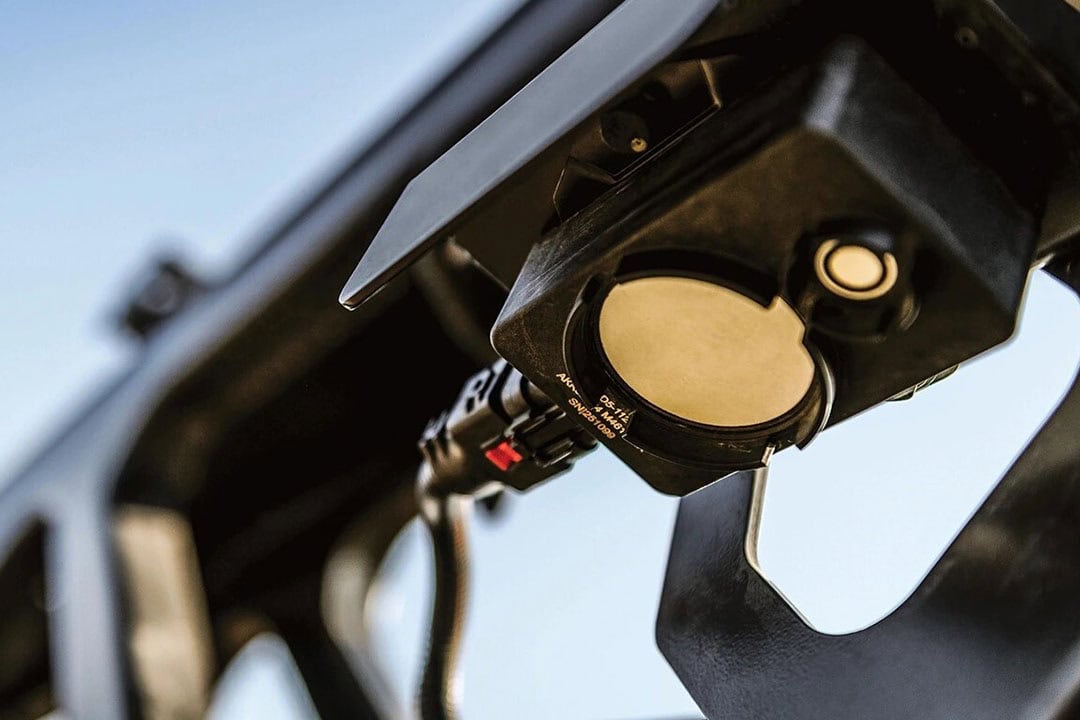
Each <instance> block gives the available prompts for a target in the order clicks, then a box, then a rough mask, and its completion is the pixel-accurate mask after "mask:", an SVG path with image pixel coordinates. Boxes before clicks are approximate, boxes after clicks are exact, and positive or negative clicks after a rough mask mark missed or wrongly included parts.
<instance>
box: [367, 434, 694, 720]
mask: <svg viewBox="0 0 1080 720" xmlns="http://www.w3.org/2000/svg"><path fill="white" fill-rule="evenodd" d="M510 500H511V503H509V505H510V507H508V508H507V513H506V516H505V519H500V520H498V521H494V522H492V521H490V520H486V519H485V518H484V517H483V515H482V514H481V513H479V512H478V513H476V514H474V517H473V535H472V538H471V539H472V540H473V543H472V551H473V555H472V567H471V572H472V588H471V590H472V598H471V600H472V602H471V606H470V609H469V616H468V623H467V626H466V638H465V649H464V662H463V665H464V703H463V707H462V716H463V717H466V718H470V719H471V720H488V719H491V720H496V719H497V720H502V719H504V718H514V720H551V718H559V719H560V720H599V719H602V718H614V719H616V720H618V719H619V718H628V719H629V718H681V717H700V716H701V713H700V711H699V710H698V709H697V707H696V705H695V704H694V702H693V701H692V700H691V699H690V697H689V696H688V695H687V693H686V691H685V690H684V689H683V687H682V685H681V684H680V683H679V681H678V679H677V678H676V677H675V674H674V673H673V672H672V671H671V669H670V668H669V667H668V665H667V663H666V662H665V661H664V659H663V657H661V655H660V653H659V651H658V650H657V649H656V642H655V640H654V637H653V628H654V626H655V623H656V608H657V603H658V601H659V598H660V587H661V583H662V581H663V576H664V570H665V567H666V562H667V551H668V545H669V543H670V539H671V529H672V526H673V523H674V518H675V508H676V504H677V501H676V500H675V499H673V498H668V497H664V496H661V495H659V494H657V493H656V492H654V491H653V490H651V489H650V488H649V487H648V486H647V485H645V483H644V482H642V481H641V480H640V479H638V478H637V476H635V475H634V474H633V473H632V472H630V471H629V470H628V469H626V468H625V467H624V466H623V465H622V464H621V463H619V462H618V461H617V460H615V458H614V457H613V456H611V455H610V454H608V453H607V452H604V451H598V452H596V453H594V454H593V455H592V456H590V457H587V458H585V459H584V460H582V461H581V462H579V463H578V465H577V467H576V468H575V469H574V470H573V472H571V473H570V474H569V475H567V476H565V477H561V478H557V479H556V480H554V481H552V482H550V483H548V484H546V485H544V486H541V487H539V488H536V489H535V490H533V491H532V492H530V493H528V494H527V495H524V496H520V497H512V498H510ZM388 570H389V572H387V573H386V574H385V575H384V576H383V578H382V581H381V583H380V585H379V586H378V588H377V590H376V593H377V594H376V595H375V597H373V599H372V600H373V603H374V605H373V607H374V612H373V615H372V618H371V619H372V622H371V625H370V629H371V633H372V637H373V640H374V644H375V651H376V655H377V658H378V659H379V660H380V661H382V662H383V663H384V664H385V665H386V675H387V676H388V677H390V678H391V680H392V683H393V685H394V687H395V690H396V692H397V694H398V702H399V703H400V704H401V706H402V707H414V705H415V703H414V701H413V692H414V689H415V687H416V683H417V679H418V672H417V671H418V665H419V663H420V660H421V650H422V648H423V646H424V643H425V642H426V641H425V637H426V632H427V622H428V617H427V613H428V607H429V606H428V603H429V598H430V582H431V581H430V579H429V573H430V572H431V559H430V550H429V549H428V543H427V537H426V535H425V534H424V533H423V530H422V528H420V527H418V526H416V525H412V526H410V528H409V529H408V530H407V531H406V532H405V533H404V534H403V536H402V538H400V539H399V542H398V544H397V547H396V548H395V549H394V551H393V556H392V557H391V558H390V560H389V567H388Z"/></svg>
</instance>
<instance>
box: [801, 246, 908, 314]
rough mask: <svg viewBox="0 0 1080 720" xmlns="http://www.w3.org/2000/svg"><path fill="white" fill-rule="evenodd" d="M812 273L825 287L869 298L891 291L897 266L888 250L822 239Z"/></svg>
mask: <svg viewBox="0 0 1080 720" xmlns="http://www.w3.org/2000/svg"><path fill="white" fill-rule="evenodd" d="M814 272H816V273H817V276H818V280H820V281H821V284H822V285H824V286H825V288H826V289H827V290H828V291H829V292H831V293H833V294H834V295H839V296H840V297H843V298H847V299H848V300H873V299H875V298H879V297H881V296H882V295H884V294H885V293H887V292H889V290H892V288H893V286H894V285H895V284H896V279H897V276H898V268H897V265H896V258H895V257H893V255H892V253H888V252H886V253H882V254H880V255H879V254H878V253H876V252H874V251H873V250H871V249H870V248H868V247H864V246H862V245H854V244H850V245H845V244H841V243H840V241H839V240H836V239H832V240H826V241H825V242H823V243H821V246H820V247H818V249H817V252H816V253H814Z"/></svg>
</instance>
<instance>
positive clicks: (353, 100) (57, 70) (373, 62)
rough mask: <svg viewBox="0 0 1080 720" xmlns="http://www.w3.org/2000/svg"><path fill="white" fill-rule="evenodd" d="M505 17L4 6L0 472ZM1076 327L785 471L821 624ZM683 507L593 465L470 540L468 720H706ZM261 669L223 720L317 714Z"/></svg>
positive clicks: (282, 678) (769, 558) (836, 615)
mask: <svg viewBox="0 0 1080 720" xmlns="http://www.w3.org/2000/svg"><path fill="white" fill-rule="evenodd" d="M513 4H514V0H458V1H457V2H454V3H446V2H438V1H437V0H398V2H393V3H376V2H371V1H370V0H368V1H367V2H363V1H362V2H340V1H332V2H325V3H320V4H318V5H316V6H313V5H308V4H303V5H302V4H299V3H285V2H280V1H279V0H269V1H264V2H258V3H256V2H253V1H250V0H243V1H240V2H233V3H228V4H225V3H215V4H210V3H183V2H174V3H162V2H133V1H129V0H113V1H110V2H108V3H105V2H80V3H75V2H68V3H50V4H48V5H47V6H46V4H43V3H32V2H14V3H8V4H6V5H5V11H4V22H3V23H2V24H0V54H2V56H3V57H4V58H5V62H4V63H2V64H0V88H2V89H3V94H4V99H5V106H4V110H3V112H0V243H2V245H0V247H2V250H3V256H4V261H3V262H2V263H0V282H2V284H0V299H2V302H0V333H2V336H3V338H4V340H5V343H4V346H3V347H4V352H3V356H2V357H3V364H2V365H0V368H2V370H3V372H2V373H0V403H2V406H3V408H4V409H5V411H6V412H4V413H2V414H0V476H3V475H7V474H10V472H11V471H12V470H13V469H14V468H15V467H16V466H17V464H18V462H19V460H20V458H23V457H25V456H26V455H27V454H28V453H29V452H30V451H31V450H32V449H33V446H34V445H35V444H36V443H39V442H41V441H42V439H44V437H45V436H46V434H47V431H48V430H49V429H50V428H51V427H53V426H54V425H55V424H56V423H57V422H58V421H59V420H61V419H62V418H63V417H64V416H66V415H68V414H70V413H72V412H73V411H75V410H76V409H77V407H78V404H79V402H80V398H84V397H85V396H86V394H87V393H88V392H89V391H90V390H91V389H92V388H94V387H95V386H97V385H99V384H101V383H102V382H104V381H105V380H106V379H107V378H108V376H109V375H110V374H111V373H113V372H115V371H117V370H118V369H119V368H121V367H122V366H123V365H124V364H125V363H127V362H130V360H131V358H132V356H133V353H134V352H135V348H134V347H133V346H132V345H131V344H129V343H126V342H124V341H122V339H121V337H120V335H119V334H118V333H117V332H116V331H115V329H114V327H113V326H112V324H111V321H110V315H111V314H112V313H113V312H114V310H115V308H116V307H117V306H118V305H119V304H120V301H121V300H122V298H123V295H124V289H125V286H126V281H127V279H128V278H130V277H131V276H132V275H134V274H136V273H137V271H138V270H139V269H140V268H141V267H143V266H144V265H145V264H146V263H147V262H148V259H149V257H150V256H151V255H152V254H153V253H155V252H158V251H162V250H169V251H177V252H179V253H180V254H181V255H183V256H184V257H186V258H187V259H188V260H189V261H190V262H191V264H192V265H193V266H194V267H195V268H197V269H198V270H200V271H202V272H204V273H206V274H207V275H210V276H213V275H216V274H221V273H223V272H225V271H226V270H227V268H228V267H229V266H230V265H231V264H232V263H234V262H236V260H237V259H238V258H239V257H242V256H243V254H244V253H245V251H246V250H247V249H248V248H249V247H250V245H251V241H252V239H254V238H255V237H256V236H257V231H258V228H260V227H261V226H263V225H264V224H265V223H267V222H268V221H269V220H270V219H271V218H273V216H274V214H275V213H276V212H279V211H280V208H281V207H283V206H284V205H285V204H287V203H288V201H289V200H290V198H292V197H293V196H294V195H296V194H297V193H299V192H302V191H303V190H304V189H305V188H306V187H308V185H309V184H310V183H311V182H314V181H315V180H316V179H317V178H319V177H321V176H323V175H324V174H325V173H326V172H328V170H329V169H330V168H332V167H333V166H334V164H335V159H336V158H338V157H339V156H341V155H342V153H344V152H346V151H347V150H349V149H351V148H356V147H358V146H361V145H363V144H364V143H365V142H367V141H368V139H370V137H371V136H372V134H373V132H374V131H375V129H376V128H378V127H380V126H381V125H382V124H383V123H385V122H387V121H388V120H389V119H391V118H392V117H393V113H394V110H395V109H396V108H399V107H400V106H401V103H402V102H403V101H404V99H406V98H408V97H410V96H412V95H414V94H415V93H417V92H420V91H421V90H422V89H423V87H425V85H426V83H429V82H431V78H432V70H433V69H434V68H437V67H439V66H440V65H442V64H444V63H445V62H447V61H448V60H449V59H451V58H453V57H454V56H455V55H456V54H458V53H460V52H461V50H462V48H463V47H465V46H467V45H468V42H469V39H470V38H472V37H475V36H476V34H477V33H479V32H481V31H482V30H483V28H485V27H487V26H489V25H490V24H492V23H493V22H495V21H496V20H497V19H498V17H500V15H501V14H503V13H505V12H507V10H508V8H510V7H511V6H512V5H513ZM335 294H336V290H335V292H334V293H330V295H329V296H328V297H334V296H335ZM1078 315H1080V309H1078V307H1077V304H1076V302H1075V300H1074V299H1073V298H1072V297H1071V296H1070V295H1069V294H1068V293H1067V292H1065V291H1064V290H1063V289H1062V288H1060V287H1059V286H1057V285H1056V284H1055V283H1054V282H1053V281H1051V280H1049V279H1048V278H1046V277H1039V278H1037V280H1036V282H1035V283H1033V286H1032V289H1031V291H1030V292H1029V295H1028V298H1027V311H1026V314H1025V318H1024V321H1023V323H1022V325H1021V328H1022V329H1021V333H1020V335H1019V336H1018V338H1017V339H1016V340H1015V341H1014V342H1013V343H1011V344H1010V345H1009V346H1007V347H1006V348H1004V349H1003V350H1000V351H996V352H995V353H992V354H991V355H989V356H988V357H987V358H985V359H982V360H979V361H978V362H975V363H971V364H970V367H965V368H963V369H962V370H961V371H960V372H958V373H957V374H956V375H955V376H953V377H952V378H950V379H949V380H947V381H946V382H943V383H941V384H940V385H938V386H935V387H933V388H930V389H929V390H927V391H925V392H924V393H922V394H920V395H919V396H917V397H916V399H915V400H913V401H910V402H908V403H903V404H893V405H888V406H886V407H883V408H878V409H874V410H872V411H870V412H868V413H866V414H864V415H862V416H860V417H858V418H856V419H854V420H852V421H850V422H848V423H845V424H844V425H842V426H840V427H838V428H836V429H833V430H830V431H829V432H828V433H826V434H825V435H824V436H822V437H821V438H819V439H818V440H817V441H815V442H814V443H813V444H812V445H811V446H810V447H809V448H808V449H807V450H806V451H803V452H799V451H788V452H785V453H782V454H780V455H779V456H777V458H776V459H775V461H774V469H773V476H772V478H771V480H770V485H769V491H768V494H767V501H766V510H765V518H764V527H763V531H762V538H761V547H760V552H759V555H760V557H761V561H762V563H763V565H764V568H765V570H766V572H767V574H768V575H769V576H770V578H771V579H772V580H773V581H774V582H775V583H777V584H778V585H779V586H780V587H781V589H782V590H783V591H784V592H785V594H786V595H787V596H788V597H789V598H790V599H791V600H792V601H793V602H795V604H796V605H797V606H798V607H799V608H800V609H801V610H802V611H803V612H804V613H805V614H806V616H807V617H808V618H809V619H810V621H811V622H813V624H814V625H815V626H817V627H818V628H819V629H821V630H824V631H829V632H843V631H851V630H855V629H857V628H860V627H864V626H865V625H867V624H869V623H871V622H873V621H874V620H876V619H878V618H880V617H881V616H882V615H883V614H885V613H886V612H888V611H889V610H890V609H891V608H892V607H894V606H895V605H896V603H898V602H899V601H900V600H902V599H903V597H904V596H905V595H906V593H907V592H908V591H910V589H911V588H912V587H913V586H914V584H915V583H917V582H918V580H919V579H920V578H921V577H922V575H923V574H925V572H926V570H927V569H928V568H929V567H930V565H931V564H932V563H933V562H934V560H935V559H936V557H937V556H938V554H939V553H940V552H941V550H942V549H943V547H944V546H945V544H946V543H947V542H948V541H949V539H950V538H951V537H952V536H953V535H954V534H955V533H956V531H957V530H958V529H959V527H960V526H961V524H962V523H963V521H964V520H965V519H966V518H967V517H968V516H969V515H970V513H971V512H973V511H974V509H975V508H976V507H977V506H978V503H979V502H980V500H981V499H982V497H984V495H985V494H986V492H988V491H989V489H990V488H991V487H992V485H993V482H994V480H995V479H996V478H997V477H998V476H999V475H1000V473H1001V472H1002V471H1003V470H1004V469H1005V468H1006V467H1007V465H1008V464H1009V462H1010V461H1011V459H1012V458H1013V457H1014V456H1015V454H1016V453H1017V452H1018V451H1019V450H1020V448H1021V447H1022V445H1023V443H1024V441H1025V440H1026V438H1027V437H1028V436H1029V435H1030V434H1031V432H1032V431H1033V430H1034V429H1035V428H1036V427H1037V426H1038V425H1039V423H1040V422H1041V420H1042V419H1043V418H1044V417H1045V415H1046V414H1047V413H1048V411H1049V410H1050V408H1051V407H1052V406H1053V404H1054V403H1055V402H1056V400H1057V398H1058V397H1059V396H1060V395H1061V393H1062V391H1063V390H1064V389H1065V386H1066V384H1067V383H1068V382H1069V380H1070V379H1071V376H1072V374H1073V373H1074V372H1075V370H1076V366H1077V358H1078V357H1080V344H1078V342H1077V341H1074V340H1071V339H1069V338H1066V337H1062V336H1061V333H1059V332H1058V328H1060V327H1063V326H1068V325H1074V324H1075V323H1076V321H1077V316H1078ZM1030 377H1036V378H1038V379H1039V380H1038V382H1037V383H1035V384H1033V385H1031V384H1029V383H1028V382H1026V380H1027V379H1028V378H1030ZM1002 407H1006V408H1008V409H1009V410H1008V413H1007V415H1006V418H1007V419H1006V420H1004V421H1002V419H1001V415H1000V409H1001V408H1002ZM674 510H675V501H674V500H672V499H670V498H665V497H661V496H658V495H656V494H655V493H653V492H652V491H651V490H649V488H648V487H647V486H646V485H645V484H644V483H642V482H641V481H640V480H638V479H637V478H635V477H634V476H633V475H632V473H630V472H629V471H627V470H626V469H625V468H622V467H621V466H619V465H618V464H617V463H616V462H615V461H614V460H612V459H611V458H610V457H608V456H605V455H603V454H600V453H598V454H596V455H595V456H594V457H591V458H589V459H587V460H586V461H584V462H582V463H580V465H579V467H578V468H577V469H576V470H575V472H574V473H573V474H571V475H570V476H568V477H566V478H562V479H560V480H558V481H556V482H553V483H550V484H548V485H546V486H544V487H542V488H540V489H538V490H537V491H535V492H533V493H531V494H529V495H528V496H526V497H522V498H517V499H515V502H513V503H512V504H511V507H510V512H509V514H508V517H507V518H506V519H505V520H503V521H500V522H497V523H491V522H483V521H479V522H477V524H476V542H475V552H476V561H475V565H474V572H475V575H476V582H475V588H476V600H475V604H474V607H473V611H472V615H471V624H470V628H469V634H468V639H467V641H466V650H465V652H466V661H465V669H466V680H465V684H466V701H465V710H466V713H467V717H470V718H505V717H516V718H522V719H523V720H529V719H531V718H537V719H539V718H550V717H562V718H582V719H584V718H619V717H625V718H635V717H638V718H645V717H649V716H669V717H670V716H678V715H680V714H681V715H686V716H689V715H692V714H693V712H694V706H693V703H692V701H690V699H689V698H688V697H687V696H686V694H685V692H684V691H683V690H682V688H681V687H680V686H679V684H678V682H677V681H676V680H675V678H674V676H673V675H672V674H671V672H670V671H669V670H668V669H667V667H666V665H665V664H664V662H663V660H662V658H660V656H659V654H658V653H657V652H656V651H655V648H654V647H653V643H652V628H653V619H654V614H655V608H656V602H657V598H658V595H659V582H660V578H661V576H662V573H663V568H664V561H665V558H666V552H667V543H668V539H669V536H670V530H671V525H672V521H673V517H674V515H673V513H674ZM396 557H397V558H398V563H397V565H396V566H395V567H394V568H393V569H392V571H391V573H390V574H389V576H388V577H387V579H386V582H385V584H384V586H383V589H382V590H381V592H380V595H379V597H378V602H377V607H378V608H379V615H378V618H379V619H381V620H382V621H383V623H384V624H383V625H381V626H380V627H379V628H378V629H377V631H376V639H377V641H378V648H379V652H380V655H381V656H382V657H383V658H384V659H385V661H386V663H387V666H388V668H390V670H391V674H392V675H393V677H394V678H395V685H396V686H397V688H398V694H399V696H400V698H401V701H402V702H403V703H404V702H406V701H407V697H408V693H409V689H410V688H411V687H412V683H413V679H414V678H415V669H416V663H417V659H418V657H419V649H420V647H421V645H422V642H423V636H422V630H423V625H424V614H425V612H426V602H427V582H428V581H427V571H428V566H427V562H428V561H427V556H426V550H425V548H424V546H423V544H422V542H421V536H420V535H419V533H417V532H415V531H409V532H408V533H406V535H405V536H404V537H403V538H402V540H401V542H400V543H399V547H398V550H397V551H396ZM250 657H253V658H254V660H252V661H251V662H250V663H249V664H248V666H247V667H248V669H247V670H246V671H244V672H237V673H233V674H232V680H230V682H229V687H231V688H232V689H231V690H229V691H227V692H226V693H225V694H223V696H222V699H221V700H220V703H219V705H218V710H217V712H216V713H215V717H217V718H240V717H252V718H260V719H261V718H275V717H280V718H288V717H307V716H309V714H310V712H311V711H310V707H308V706H307V705H306V704H305V703H304V702H303V698H302V697H299V698H298V696H297V695H296V693H295V689H294V688H292V687H291V685H290V681H289V680H288V678H289V677H290V676H289V668H288V662H287V657H284V656H283V654H282V652H281V648H280V647H278V646H275V645H274V644H273V643H272V642H267V643H263V644H261V645H259V646H257V647H256V648H254V649H253V652H252V654H251V656H250ZM283 657H284V659H283ZM238 678H239V679H238Z"/></svg>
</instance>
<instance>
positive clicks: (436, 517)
mask: <svg viewBox="0 0 1080 720" xmlns="http://www.w3.org/2000/svg"><path fill="white" fill-rule="evenodd" d="M431 480H432V473H431V468H430V466H429V465H428V464H427V463H423V464H422V465H421V469H420V477H419V478H418V480H417V495H418V501H419V504H420V516H421V517H422V518H423V520H424V524H425V525H426V526H427V529H428V533H429V534H430V535H431V548H432V551H433V555H434V560H435V597H434V600H433V601H432V608H431V633H430V637H429V641H428V652H427V657H426V659H425V661H424V674H423V679H422V680H421V683H420V698H419V702H420V717H421V718H422V720H456V718H457V717H458V714H457V702H458V697H457V677H458V661H459V659H460V656H461V640H462V634H463V630H464V625H465V606H466V602H467V599H468V570H469V568H468V544H467V533H466V530H467V527H466V521H467V516H468V506H469V505H470V504H471V503H472V498H470V497H467V496H464V495H455V494H452V493H438V492H432V491H431V490H432V487H433V486H432V482H431Z"/></svg>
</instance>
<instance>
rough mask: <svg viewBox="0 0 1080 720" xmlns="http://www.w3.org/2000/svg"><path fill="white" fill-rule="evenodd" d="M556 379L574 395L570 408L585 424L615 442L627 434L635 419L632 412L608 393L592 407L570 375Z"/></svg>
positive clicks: (570, 400)
mask: <svg viewBox="0 0 1080 720" xmlns="http://www.w3.org/2000/svg"><path fill="white" fill-rule="evenodd" d="M555 379H556V380H558V381H559V382H560V383H562V384H563V386H565V387H566V388H567V389H568V390H569V391H570V392H571V393H573V395H572V396H571V397H570V399H569V400H568V402H569V404H570V407H571V408H573V409H574V411H575V412H576V413H577V414H578V416H579V417H581V418H582V419H583V420H585V422H587V423H589V424H590V425H592V426H593V427H595V428H596V429H597V430H598V431H599V432H600V434H601V435H603V436H604V437H606V438H607V439H609V440H614V439H615V438H617V437H622V436H623V435H625V434H626V431H627V429H628V428H629V427H630V421H631V420H632V419H633V417H634V412H633V411H632V410H627V409H625V408H624V407H622V406H621V405H620V404H619V403H618V402H617V401H616V400H615V399H614V398H612V397H611V396H610V395H608V394H607V393H605V394H603V395H601V396H600V400H599V402H598V403H597V404H595V405H590V404H589V403H586V402H585V401H584V400H583V399H582V398H581V395H580V393H578V389H577V386H576V385H575V384H574V381H573V380H572V379H571V378H570V376H569V375H567V374H566V373H559V374H558V375H556V376H555Z"/></svg>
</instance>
